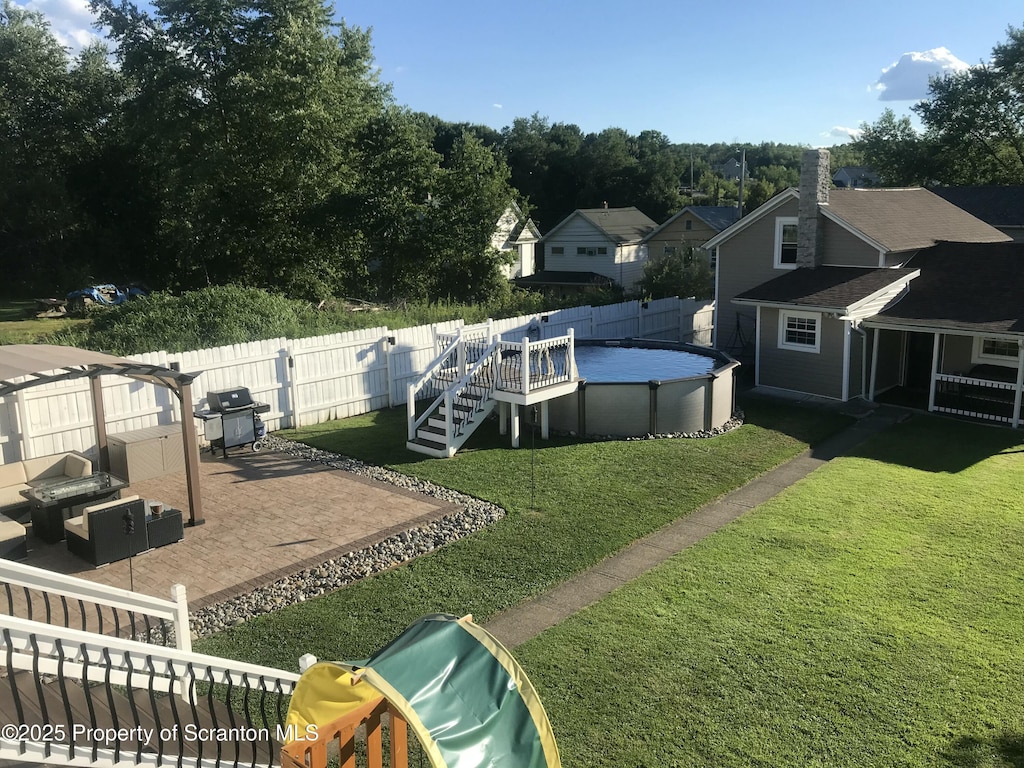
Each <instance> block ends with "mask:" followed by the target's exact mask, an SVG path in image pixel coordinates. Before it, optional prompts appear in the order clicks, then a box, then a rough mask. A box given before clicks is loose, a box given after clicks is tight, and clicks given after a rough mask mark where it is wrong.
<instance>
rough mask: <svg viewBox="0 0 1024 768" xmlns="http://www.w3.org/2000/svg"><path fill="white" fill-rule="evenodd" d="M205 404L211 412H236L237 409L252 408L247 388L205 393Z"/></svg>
mask: <svg viewBox="0 0 1024 768" xmlns="http://www.w3.org/2000/svg"><path fill="white" fill-rule="evenodd" d="M206 402H207V403H208V404H209V407H210V410H211V411H219V412H221V413H223V412H225V411H236V410H238V409H239V408H252V407H253V405H254V403H253V401H252V395H251V394H249V389H248V387H235V388H234V389H222V390H220V391H219V392H207V393H206Z"/></svg>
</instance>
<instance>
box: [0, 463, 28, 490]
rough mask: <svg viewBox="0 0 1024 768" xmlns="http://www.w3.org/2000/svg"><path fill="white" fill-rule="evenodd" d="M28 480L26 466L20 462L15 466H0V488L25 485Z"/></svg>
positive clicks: (14, 464)
mask: <svg viewBox="0 0 1024 768" xmlns="http://www.w3.org/2000/svg"><path fill="white" fill-rule="evenodd" d="M27 480H28V475H26V474H25V466H24V464H22V463H21V462H20V461H16V462H14V463H13V464H0V488H6V487H7V486H9V485H24V484H25V482H26V481H27Z"/></svg>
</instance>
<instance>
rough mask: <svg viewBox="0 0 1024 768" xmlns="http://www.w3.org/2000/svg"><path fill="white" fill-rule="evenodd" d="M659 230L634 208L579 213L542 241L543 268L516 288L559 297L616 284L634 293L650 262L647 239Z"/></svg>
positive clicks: (558, 226)
mask: <svg viewBox="0 0 1024 768" xmlns="http://www.w3.org/2000/svg"><path fill="white" fill-rule="evenodd" d="M656 226H657V224H656V223H655V222H654V220H653V219H651V218H649V217H648V216H646V215H645V214H644V213H642V212H641V211H640V210H638V209H637V208H634V207H630V208H581V209H577V210H575V211H573V212H572V213H571V214H569V215H568V216H567V217H566V218H564V219H563V220H562V221H560V222H559V223H558V224H557V225H555V227H554V228H553V229H552V230H551V231H550V232H548V233H547V234H546V235H544V237H543V238H542V240H541V242H542V244H543V247H544V270H543V271H541V272H538V273H536V274H534V275H531V276H529V277H525V278H520V279H518V280H516V284H517V285H521V286H523V287H530V288H546V289H549V290H553V291H554V292H556V293H558V294H560V295H568V293H570V292H572V291H573V290H574V289H575V290H576V291H580V292H583V291H587V290H592V289H593V288H594V287H595V286H598V287H600V286H608V285H612V284H615V285H619V286H622V288H624V289H626V290H631V289H632V288H633V287H634V286H635V285H636V283H637V281H638V280H639V279H640V278H641V276H642V275H643V268H644V263H645V262H646V261H647V258H648V249H647V245H646V244H645V243H644V238H645V237H647V235H649V234H650V233H651V231H652V230H654V228H655V227H656Z"/></svg>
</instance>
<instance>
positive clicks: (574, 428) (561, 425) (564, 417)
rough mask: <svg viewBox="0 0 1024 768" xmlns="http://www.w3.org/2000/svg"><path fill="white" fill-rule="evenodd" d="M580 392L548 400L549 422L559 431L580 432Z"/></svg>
mask: <svg viewBox="0 0 1024 768" xmlns="http://www.w3.org/2000/svg"><path fill="white" fill-rule="evenodd" d="M579 402H580V397H579V392H578V391H577V392H573V393H572V394H570V395H563V396H562V397H556V398H555V399H554V400H550V401H549V402H548V423H549V424H550V425H551V428H552V429H556V430H558V431H559V432H574V433H576V434H579V432H580V425H579Z"/></svg>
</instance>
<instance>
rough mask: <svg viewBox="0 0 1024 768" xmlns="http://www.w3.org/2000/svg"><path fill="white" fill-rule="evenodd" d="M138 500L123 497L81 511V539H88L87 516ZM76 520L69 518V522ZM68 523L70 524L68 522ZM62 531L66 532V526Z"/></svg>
mask: <svg viewBox="0 0 1024 768" xmlns="http://www.w3.org/2000/svg"><path fill="white" fill-rule="evenodd" d="M138 498H139V497H138V496H125V497H124V498H121V499H114V500H113V501H105V502H103V503H102V504H93V505H92V506H91V507H86V508H85V509H83V510H82V531H83V533H84V535H83V536H82V538H83V539H87V538H89V515H91V514H92V513H93V512H99V511H100V510H101V509H110V508H111V507H116V506H117V505H118V504H125V503H127V502H129V501H135V500H136V499H138ZM77 519H78V518H77V517H73V518H71V520H77ZM68 522H70V520H69V521H68ZM64 530H67V524H65V525H64Z"/></svg>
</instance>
